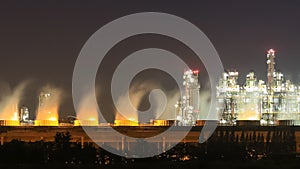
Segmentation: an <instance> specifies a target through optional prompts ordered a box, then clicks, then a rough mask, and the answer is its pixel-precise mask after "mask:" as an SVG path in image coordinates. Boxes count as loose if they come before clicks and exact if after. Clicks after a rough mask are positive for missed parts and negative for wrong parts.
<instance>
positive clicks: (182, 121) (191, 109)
mask: <svg viewBox="0 0 300 169" xmlns="http://www.w3.org/2000/svg"><path fill="white" fill-rule="evenodd" d="M198 74H199V71H198V70H187V71H185V72H184V75H183V86H184V94H183V96H182V98H181V100H179V101H178V102H177V103H176V105H175V113H176V115H177V120H178V121H179V122H178V125H195V123H196V120H197V118H198V117H199V113H200V106H199V105H200V94H199V93H200V84H199V81H198Z"/></svg>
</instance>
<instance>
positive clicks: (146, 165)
mask: <svg viewBox="0 0 300 169" xmlns="http://www.w3.org/2000/svg"><path fill="white" fill-rule="evenodd" d="M0 168H1V169H40V168H43V169H158V168H165V169H170V168H172V169H201V168H203V169H296V168H297V169H298V168H300V160H277V161H275V160H260V161H209V162H207V161H206V162H205V161H202V160H201V161H198V160H197V161H196V160H194V161H187V162H175V163H174V162H170V161H168V162H161V161H160V162H157V161H144V162H143V161H141V162H136V163H134V164H117V165H110V166H99V165H79V164H5V165H0Z"/></svg>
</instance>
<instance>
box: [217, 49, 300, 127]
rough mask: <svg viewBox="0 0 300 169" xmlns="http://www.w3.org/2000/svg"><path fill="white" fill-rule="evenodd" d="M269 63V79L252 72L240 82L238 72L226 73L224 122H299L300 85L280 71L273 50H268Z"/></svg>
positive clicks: (220, 96)
mask: <svg viewBox="0 0 300 169" xmlns="http://www.w3.org/2000/svg"><path fill="white" fill-rule="evenodd" d="M266 63H267V82H264V81H263V80H258V79H257V78H256V75H255V73H254V72H253V71H250V72H249V73H248V74H247V76H246V81H245V83H244V85H239V84H238V77H239V73H238V72H237V71H234V70H233V71H232V70H231V71H227V72H224V73H223V76H222V77H221V79H220V81H219V84H218V86H217V102H218V106H217V111H218V113H219V115H220V125H240V124H243V123H248V124H250V123H252V124H256V125H299V120H300V86H297V85H295V84H293V83H292V82H291V81H290V80H286V79H284V74H283V73H281V72H279V71H277V70H276V67H275V51H274V50H273V49H270V50H268V52H267V62H266Z"/></svg>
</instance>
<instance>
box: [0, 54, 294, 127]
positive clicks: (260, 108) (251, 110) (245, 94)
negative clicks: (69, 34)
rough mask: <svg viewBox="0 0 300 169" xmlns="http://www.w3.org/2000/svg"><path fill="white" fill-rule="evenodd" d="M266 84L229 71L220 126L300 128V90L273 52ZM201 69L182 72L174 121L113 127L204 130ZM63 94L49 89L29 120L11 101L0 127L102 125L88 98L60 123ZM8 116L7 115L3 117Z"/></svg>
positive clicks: (222, 88)
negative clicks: (277, 64)
mask: <svg viewBox="0 0 300 169" xmlns="http://www.w3.org/2000/svg"><path fill="white" fill-rule="evenodd" d="M266 63H267V81H266V82H264V81H263V80H258V79H257V78H256V75H255V72H254V71H250V72H249V73H248V74H247V76H246V80H245V83H244V84H243V85H240V84H238V79H239V72H238V71H236V70H229V71H225V72H224V73H223V74H222V77H221V78H220V80H219V84H218V85H217V86H216V89H217V90H216V91H217V93H216V98H215V99H216V102H217V106H216V111H217V113H218V116H219V120H218V121H219V125H220V126H235V125H256V126H259V125H261V126H273V125H299V124H300V86H297V85H295V84H293V83H292V82H291V81H290V80H286V79H284V74H283V73H281V72H279V71H277V70H276V67H275V50H273V49H270V50H268V51H267V55H266ZM198 75H199V70H186V71H185V72H184V74H183V83H182V84H183V86H184V91H183V93H182V97H181V98H180V100H179V101H177V103H176V104H175V118H174V119H153V120H151V121H149V123H147V124H145V123H143V124H140V123H139V122H138V121H134V120H132V119H122V120H119V119H116V120H115V121H114V123H113V124H107V123H106V124H105V125H113V126H140V125H142V126H145V125H148V126H170V125H177V126H202V125H203V124H204V122H205V120H206V119H201V118H200V114H201V113H203V112H201V108H200V82H199V76H198ZM59 98H60V92H59V90H53V89H49V87H48V88H46V89H45V90H43V91H42V92H41V93H40V95H39V96H38V108H37V113H36V119H35V120H33V119H31V118H30V117H29V114H30V113H29V109H28V107H26V106H21V107H19V106H18V102H17V100H19V99H10V100H13V101H9V102H8V104H9V105H6V106H4V107H5V109H4V110H3V111H4V112H5V113H3V112H2V113H1V114H2V115H1V116H0V126H66V125H70V126H99V125H100V126H103V125H104V124H100V123H99V119H98V112H97V108H91V107H87V106H84V105H85V104H84V103H86V102H87V103H88V102H89V98H90V97H88V95H87V97H86V98H83V99H82V102H83V103H82V105H81V107H80V112H78V113H77V117H74V120H72V121H70V123H59V113H58V107H59ZM3 114H4V115H5V116H4V115H3Z"/></svg>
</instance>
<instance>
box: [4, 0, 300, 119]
mask: <svg viewBox="0 0 300 169" xmlns="http://www.w3.org/2000/svg"><path fill="white" fill-rule="evenodd" d="M299 9H300V1H284V0H281V1H278V0H263V1H262V0H255V1H254V0H253V1H241V0H236V1H233V0H227V1H223V0H220V1H214V0H213V1H211V0H210V1H196V0H195V1H177V0H164V1H140V0H136V1H127V0H119V1H114V0H107V1H100V0H82V1H78V0H70V1H61V0H58V1H46V0H45V1H30V0H27V1H13V0H12V1H0V46H1V48H0V56H1V61H0V81H1V82H7V83H9V84H10V85H11V86H12V87H14V86H16V85H17V84H19V83H20V82H22V81H24V80H27V79H31V80H32V83H31V84H30V85H29V86H28V87H27V89H26V91H25V98H26V99H23V101H22V103H21V104H26V105H28V106H29V107H30V108H31V110H32V111H33V110H34V109H35V105H36V104H37V103H36V102H37V93H38V90H39V88H40V87H42V86H43V85H45V84H48V83H50V84H52V85H55V86H57V87H59V88H62V89H63V90H64V95H65V96H64V103H63V104H62V106H61V108H60V111H61V112H64V113H62V114H61V115H62V116H66V115H67V114H73V113H74V110H73V107H72V106H73V105H72V98H71V85H72V72H73V67H74V64H75V61H76V58H77V56H78V54H79V52H80V50H81V48H82V46H83V45H84V43H85V42H86V40H87V39H88V38H89V37H90V36H91V35H92V34H93V33H94V32H95V31H97V30H98V29H99V28H101V27H102V26H103V25H105V24H106V23H108V22H110V21H112V20H114V19H117V18H119V17H121V16H124V15H127V14H132V13H136V12H149V11H156V12H166V13H170V14H174V15H177V16H179V17H182V18H185V19H186V20H188V21H190V22H192V23H194V24H195V25H197V26H198V27H199V28H200V29H201V30H202V31H203V32H204V33H205V34H206V35H207V36H208V37H209V38H210V40H211V41H212V43H213V44H214V46H215V48H216V49H217V51H218V53H219V55H220V58H221V60H222V62H223V65H224V68H235V69H237V70H238V71H239V72H240V74H241V76H240V78H241V80H240V81H241V83H242V82H243V81H244V76H245V74H246V73H247V72H248V71H249V70H250V69H253V70H255V72H256V73H257V75H258V78H260V79H263V80H265V79H266V78H265V76H266V72H265V71H266V64H265V63H266V58H265V53H266V51H267V50H268V49H269V48H274V49H275V50H276V51H277V53H276V54H277V58H276V62H277V68H279V69H280V70H281V71H282V72H283V73H284V74H285V75H286V77H287V78H288V79H291V80H292V81H293V82H295V83H298V82H300V73H299V72H300V66H299V64H300V57H299V51H298V50H299V45H300V34H299V32H300V31H299V30H300V10H299ZM162 39H164V40H162V41H161V40H159V38H158V37H155V36H150V37H147V36H146V37H136V38H132V39H129V40H128V42H126V41H124V42H122V43H123V45H124V43H125V44H126V43H127V45H126V46H127V47H126V49H124V47H123V49H122V45H121V44H120V45H119V46H120V48H119V49H118V48H117V47H116V49H117V51H115V52H112V53H111V54H110V55H109V56H108V57H109V58H108V60H111V61H108V62H107V64H106V67H107V69H109V67H111V65H110V64H112V65H114V64H115V62H117V61H120V60H121V58H123V57H125V56H122V55H124V54H126V53H128V52H129V51H128V46H129V48H131V47H132V49H131V50H132V51H134V50H138V49H142V48H143V47H149V46H151V47H152V46H156V47H161V48H167V49H169V50H177V52H178V53H179V54H180V53H182V54H183V56H182V57H183V58H184V57H186V58H185V59H186V60H187V62H190V63H193V62H192V58H191V59H189V58H188V57H187V55H186V53H184V52H183V51H185V50H184V49H182V51H181V52H180V49H181V48H179V47H178V46H180V43H178V42H174V43H171V42H170V43H168V44H169V45H164V44H166V43H162V42H164V41H171V40H168V38H162ZM139 40H140V41H139ZM157 41H160V43H157ZM128 44H130V45H128ZM187 52H188V51H187ZM129 53H130V52H129ZM197 65H201V64H194V65H193V64H192V65H191V67H196V68H197ZM112 67H113V66H112ZM108 72H109V71H107V70H105V69H104V68H103V70H102V75H99V78H101V77H103V78H107V79H109V75H110V73H108ZM100 74H101V73H100ZM99 78H98V79H99ZM99 86H100V88H101V87H103V86H105V85H103V86H101V84H99ZM0 94H1V93H0ZM104 100H105V99H104ZM108 100H109V99H108ZM103 103H105V101H103ZM106 104H109V103H106Z"/></svg>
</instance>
